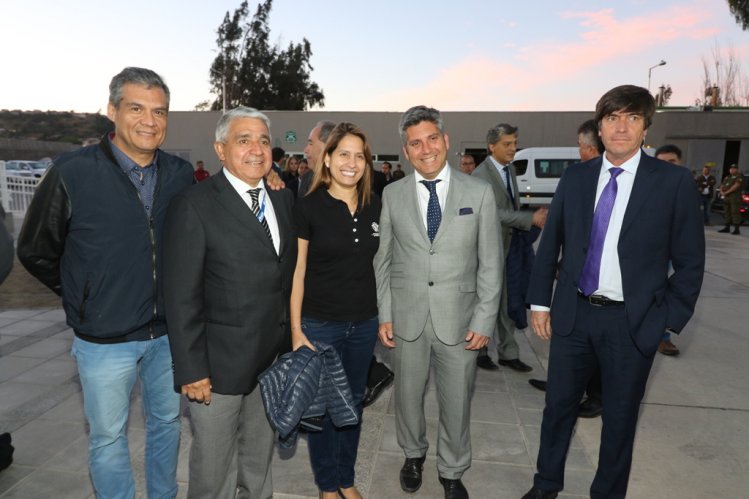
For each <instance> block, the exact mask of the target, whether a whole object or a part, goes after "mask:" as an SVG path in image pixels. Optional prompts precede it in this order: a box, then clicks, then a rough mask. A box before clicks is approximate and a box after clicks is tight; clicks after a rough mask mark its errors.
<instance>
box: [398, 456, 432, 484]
mask: <svg viewBox="0 0 749 499" xmlns="http://www.w3.org/2000/svg"><path fill="white" fill-rule="evenodd" d="M425 459H426V456H422V457H407V458H406V462H405V463H403V467H402V468H401V488H402V489H403V490H404V491H406V492H416V491H417V490H419V487H421V473H422V471H424V460H425Z"/></svg>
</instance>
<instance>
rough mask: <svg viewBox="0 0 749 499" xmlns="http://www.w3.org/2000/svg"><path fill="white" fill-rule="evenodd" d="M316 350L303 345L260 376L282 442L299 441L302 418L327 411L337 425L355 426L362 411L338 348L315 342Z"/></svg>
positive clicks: (284, 444)
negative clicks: (350, 385)
mask: <svg viewBox="0 0 749 499" xmlns="http://www.w3.org/2000/svg"><path fill="white" fill-rule="evenodd" d="M312 344H313V345H314V346H315V348H316V349H317V350H316V351H312V350H310V349H309V348H306V347H302V348H299V349H297V350H295V351H293V352H289V353H286V354H284V355H282V356H281V357H280V358H279V359H278V360H277V361H276V362H275V363H274V364H273V365H272V366H270V367H269V368H268V369H266V370H265V371H264V372H263V373H262V374H260V376H258V381H259V382H260V390H261V395H262V397H263V404H264V405H265V412H266V414H267V415H268V421H270V424H271V426H272V427H273V429H274V430H276V431H277V432H278V435H279V445H280V446H281V447H283V448H290V447H293V446H294V443H295V442H296V436H297V430H298V428H299V426H300V424H302V425H303V426H307V427H308V428H311V427H313V425H304V424H303V420H314V419H316V418H321V417H323V416H325V415H326V414H327V416H328V417H330V418H331V421H332V422H333V424H334V425H335V426H337V427H342V426H349V425H355V424H357V423H358V422H359V413H358V411H357V408H356V406H355V405H354V401H353V397H352V396H351V388H350V387H349V384H348V379H347V378H346V373H345V372H344V370H343V365H342V364H341V359H340V358H339V357H338V353H337V352H336V351H335V348H333V347H331V346H330V345H327V344H325V343H320V342H317V341H313V342H312Z"/></svg>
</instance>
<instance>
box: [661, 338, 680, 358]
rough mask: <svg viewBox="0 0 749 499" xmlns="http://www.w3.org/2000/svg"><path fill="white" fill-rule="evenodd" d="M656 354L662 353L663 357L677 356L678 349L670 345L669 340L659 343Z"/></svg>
mask: <svg viewBox="0 0 749 499" xmlns="http://www.w3.org/2000/svg"><path fill="white" fill-rule="evenodd" d="M658 352H659V353H662V354H663V355H670V356H676V355H679V349H678V348H676V345H674V344H673V343H671V341H669V340H666V341H661V343H660V344H659V345H658Z"/></svg>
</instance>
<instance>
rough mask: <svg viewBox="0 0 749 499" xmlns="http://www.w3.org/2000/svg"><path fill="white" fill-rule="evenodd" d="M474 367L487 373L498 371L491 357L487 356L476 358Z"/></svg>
mask: <svg viewBox="0 0 749 499" xmlns="http://www.w3.org/2000/svg"><path fill="white" fill-rule="evenodd" d="M476 365H477V366H478V367H480V368H481V369H486V370H487V371H497V370H498V369H499V366H498V365H497V364H495V363H494V362H492V359H491V357H489V356H488V355H479V356H478V357H476Z"/></svg>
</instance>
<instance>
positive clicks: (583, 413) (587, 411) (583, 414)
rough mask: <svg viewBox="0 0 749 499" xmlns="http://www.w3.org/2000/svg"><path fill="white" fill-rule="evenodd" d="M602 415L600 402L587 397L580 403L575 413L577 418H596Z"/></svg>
mask: <svg viewBox="0 0 749 499" xmlns="http://www.w3.org/2000/svg"><path fill="white" fill-rule="evenodd" d="M602 413H603V405H602V404H601V401H600V400H598V399H596V398H593V397H588V398H586V399H585V400H583V401H582V402H581V403H580V407H579V408H578V411H577V417H579V418H597V417H598V416H600V415H601V414H602Z"/></svg>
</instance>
